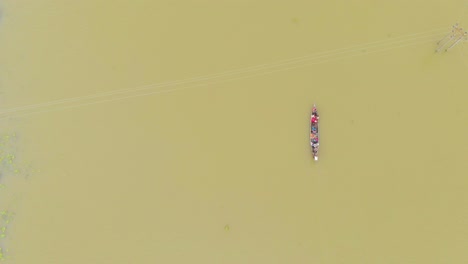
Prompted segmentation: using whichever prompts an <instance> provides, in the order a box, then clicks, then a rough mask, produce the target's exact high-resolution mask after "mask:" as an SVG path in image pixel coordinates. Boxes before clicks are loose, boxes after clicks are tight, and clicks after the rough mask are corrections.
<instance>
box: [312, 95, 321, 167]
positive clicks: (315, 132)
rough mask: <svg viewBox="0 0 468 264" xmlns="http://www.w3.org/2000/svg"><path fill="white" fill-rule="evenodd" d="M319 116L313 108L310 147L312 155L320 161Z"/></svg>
mask: <svg viewBox="0 0 468 264" xmlns="http://www.w3.org/2000/svg"><path fill="white" fill-rule="evenodd" d="M318 123H319V115H318V112H317V108H316V107H315V104H314V107H313V108H312V113H311V114H310V147H311V148H312V155H314V160H318V150H319V124H318Z"/></svg>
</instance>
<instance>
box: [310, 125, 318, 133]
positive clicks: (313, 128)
mask: <svg viewBox="0 0 468 264" xmlns="http://www.w3.org/2000/svg"><path fill="white" fill-rule="evenodd" d="M311 132H312V133H314V134H315V133H317V128H316V127H314V126H313V127H312V130H311Z"/></svg>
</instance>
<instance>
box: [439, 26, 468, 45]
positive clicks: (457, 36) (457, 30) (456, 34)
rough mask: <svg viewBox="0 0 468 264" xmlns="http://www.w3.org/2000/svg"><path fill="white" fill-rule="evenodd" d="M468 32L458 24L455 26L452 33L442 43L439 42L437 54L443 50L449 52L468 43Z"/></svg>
mask: <svg viewBox="0 0 468 264" xmlns="http://www.w3.org/2000/svg"><path fill="white" fill-rule="evenodd" d="M467 36H468V31H465V30H463V28H461V27H459V26H458V23H457V24H455V25H453V27H452V32H450V33H449V34H448V35H447V36H445V37H444V38H443V39H442V40H441V41H439V42H437V49H436V52H440V51H441V50H444V51H449V50H450V49H452V48H453V47H455V46H456V45H457V44H459V43H461V42H463V41H467Z"/></svg>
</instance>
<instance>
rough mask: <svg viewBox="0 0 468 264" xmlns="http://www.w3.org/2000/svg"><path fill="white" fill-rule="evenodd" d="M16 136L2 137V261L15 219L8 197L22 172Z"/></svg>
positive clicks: (0, 192)
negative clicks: (9, 230)
mask: <svg viewBox="0 0 468 264" xmlns="http://www.w3.org/2000/svg"><path fill="white" fill-rule="evenodd" d="M16 147H17V144H16V134H15V133H12V134H4V135H0V261H3V260H5V259H6V257H7V253H8V249H7V248H6V245H5V244H6V238H7V237H8V235H9V234H8V228H9V225H10V223H11V220H12V218H13V215H14V213H13V211H12V208H10V207H11V204H9V199H7V198H8V195H7V192H6V191H7V190H8V188H9V187H10V183H11V182H12V180H13V179H14V177H16V176H17V175H18V174H19V173H20V172H21V170H20V168H19V166H18V163H17V162H16V156H15V153H16Z"/></svg>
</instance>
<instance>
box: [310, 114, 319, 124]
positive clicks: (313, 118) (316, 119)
mask: <svg viewBox="0 0 468 264" xmlns="http://www.w3.org/2000/svg"><path fill="white" fill-rule="evenodd" d="M310 122H312V124H317V122H318V118H317V117H316V116H315V115H312V118H311V119H310Z"/></svg>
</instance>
